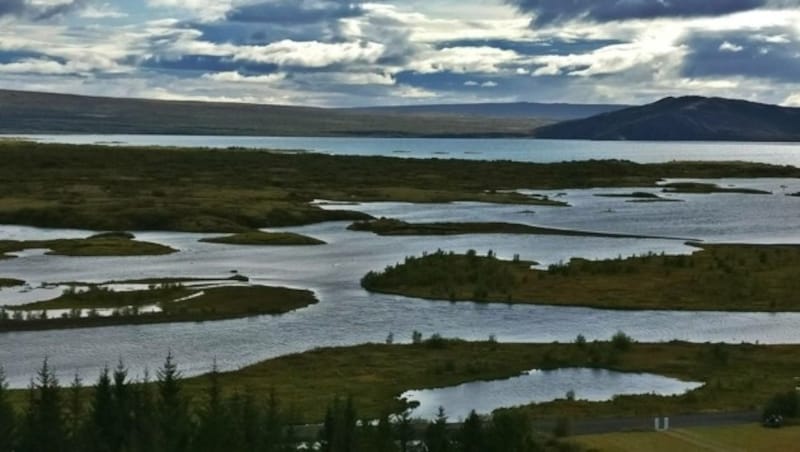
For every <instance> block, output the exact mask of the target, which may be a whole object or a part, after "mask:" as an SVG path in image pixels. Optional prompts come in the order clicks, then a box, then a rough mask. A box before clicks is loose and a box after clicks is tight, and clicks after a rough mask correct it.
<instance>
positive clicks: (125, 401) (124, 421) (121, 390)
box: [112, 359, 133, 450]
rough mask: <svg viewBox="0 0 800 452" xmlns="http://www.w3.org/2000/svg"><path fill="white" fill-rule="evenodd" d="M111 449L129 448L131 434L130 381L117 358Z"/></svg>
mask: <svg viewBox="0 0 800 452" xmlns="http://www.w3.org/2000/svg"><path fill="white" fill-rule="evenodd" d="M113 381H114V387H113V389H112V395H113V399H112V400H113V409H114V418H113V430H112V431H113V437H112V438H113V443H112V446H113V447H114V449H113V450H127V449H129V444H130V439H131V435H132V430H133V429H132V424H133V419H132V417H133V413H132V411H131V396H130V382H129V381H128V369H127V368H125V364H124V363H123V362H122V360H121V359H120V360H119V363H117V367H116V368H115V369H114V374H113Z"/></svg>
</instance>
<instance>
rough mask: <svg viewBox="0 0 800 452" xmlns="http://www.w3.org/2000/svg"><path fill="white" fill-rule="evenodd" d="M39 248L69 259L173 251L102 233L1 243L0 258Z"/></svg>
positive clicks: (126, 235) (146, 254)
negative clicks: (68, 237) (84, 236)
mask: <svg viewBox="0 0 800 452" xmlns="http://www.w3.org/2000/svg"><path fill="white" fill-rule="evenodd" d="M0 202H1V201H0ZM39 248H46V249H49V250H50V251H48V253H47V254H52V255H57V256H72V257H98V256H158V255H163V254H170V253H174V252H175V251H176V250H174V249H172V248H170V247H168V246H164V245H160V244H158V243H150V242H140V241H138V240H134V239H133V235H128V234H126V233H111V234H109V233H103V234H97V235H93V236H91V237H87V238H84V239H55V240H24V241H19V240H0V259H3V258H8V257H11V256H9V255H8V253H14V252H19V251H24V250H28V249H39Z"/></svg>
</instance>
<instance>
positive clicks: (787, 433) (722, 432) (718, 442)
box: [573, 424, 800, 452]
mask: <svg viewBox="0 0 800 452" xmlns="http://www.w3.org/2000/svg"><path fill="white" fill-rule="evenodd" d="M798 438H800V427H786V428H782V429H777V430H776V429H766V428H764V427H762V426H760V425H756V424H753V425H744V426H736V427H704V428H691V429H678V430H672V431H670V432H665V433H652V432H651V433H645V432H630V433H614V434H606V435H589V436H578V437H575V438H573V441H575V442H576V443H578V444H580V445H582V446H584V447H585V448H587V449H588V450H590V451H597V452H641V451H649V452H674V451H677V450H679V451H682V452H708V451H725V452H774V451H790V450H796V449H797V442H798Z"/></svg>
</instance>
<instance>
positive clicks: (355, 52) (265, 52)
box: [221, 39, 384, 68]
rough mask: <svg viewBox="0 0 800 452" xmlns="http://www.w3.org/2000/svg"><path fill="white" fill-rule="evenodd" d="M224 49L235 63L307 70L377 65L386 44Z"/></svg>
mask: <svg viewBox="0 0 800 452" xmlns="http://www.w3.org/2000/svg"><path fill="white" fill-rule="evenodd" d="M221 48H222V49H224V51H226V52H227V53H230V54H231V56H232V57H233V59H234V60H247V61H253V62H256V63H272V64H277V65H279V66H300V67H307V68H323V67H327V66H332V65H334V64H353V63H367V64H370V63H375V62H376V61H377V60H378V58H380V57H381V55H383V52H384V45H383V44H378V43H375V42H342V43H325V42H319V41H302V42H299V41H292V40H288V39H287V40H283V41H278V42H274V43H272V44H269V45H266V46H233V45H226V46H223V47H221Z"/></svg>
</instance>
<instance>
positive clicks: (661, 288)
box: [362, 244, 800, 312]
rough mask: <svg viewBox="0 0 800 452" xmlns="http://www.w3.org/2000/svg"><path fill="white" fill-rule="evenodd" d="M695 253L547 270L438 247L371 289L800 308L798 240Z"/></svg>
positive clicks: (375, 276) (646, 305) (528, 299)
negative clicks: (783, 243)
mask: <svg viewBox="0 0 800 452" xmlns="http://www.w3.org/2000/svg"><path fill="white" fill-rule="evenodd" d="M695 246H696V247H698V251H697V252H695V253H693V254H691V255H676V256H672V255H663V254H660V255H658V254H648V255H643V256H634V257H628V258H617V259H609V260H601V261H589V260H585V259H572V260H571V261H570V262H567V263H562V264H555V265H551V266H550V267H549V268H548V269H547V270H538V269H533V268H531V263H530V262H517V261H513V262H512V261H503V260H500V259H497V258H495V257H493V256H491V257H487V256H477V255H458V254H453V253H445V252H441V251H440V252H436V253H430V254H427V255H425V256H423V257H419V258H415V257H410V258H407V259H406V260H405V262H403V263H400V264H398V265H395V266H391V267H388V268H386V269H385V270H383V271H381V272H371V273H369V274H367V275H366V276H365V277H364V278H363V280H362V285H363V286H364V287H365V288H366V289H367V290H370V291H374V292H381V293H390V294H399V295H406V296H411V297H417V298H426V299H437V300H448V301H478V302H497V303H522V304H547V305H569V306H587V307H595V308H604V309H666V310H691V311H708V310H720V311H768V312H788V311H792V312H796V311H800V300H798V298H797V296H796V294H797V292H798V291H800V280H799V279H798V278H797V277H796V274H797V269H798V268H800V246H793V245H711V244H695Z"/></svg>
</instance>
